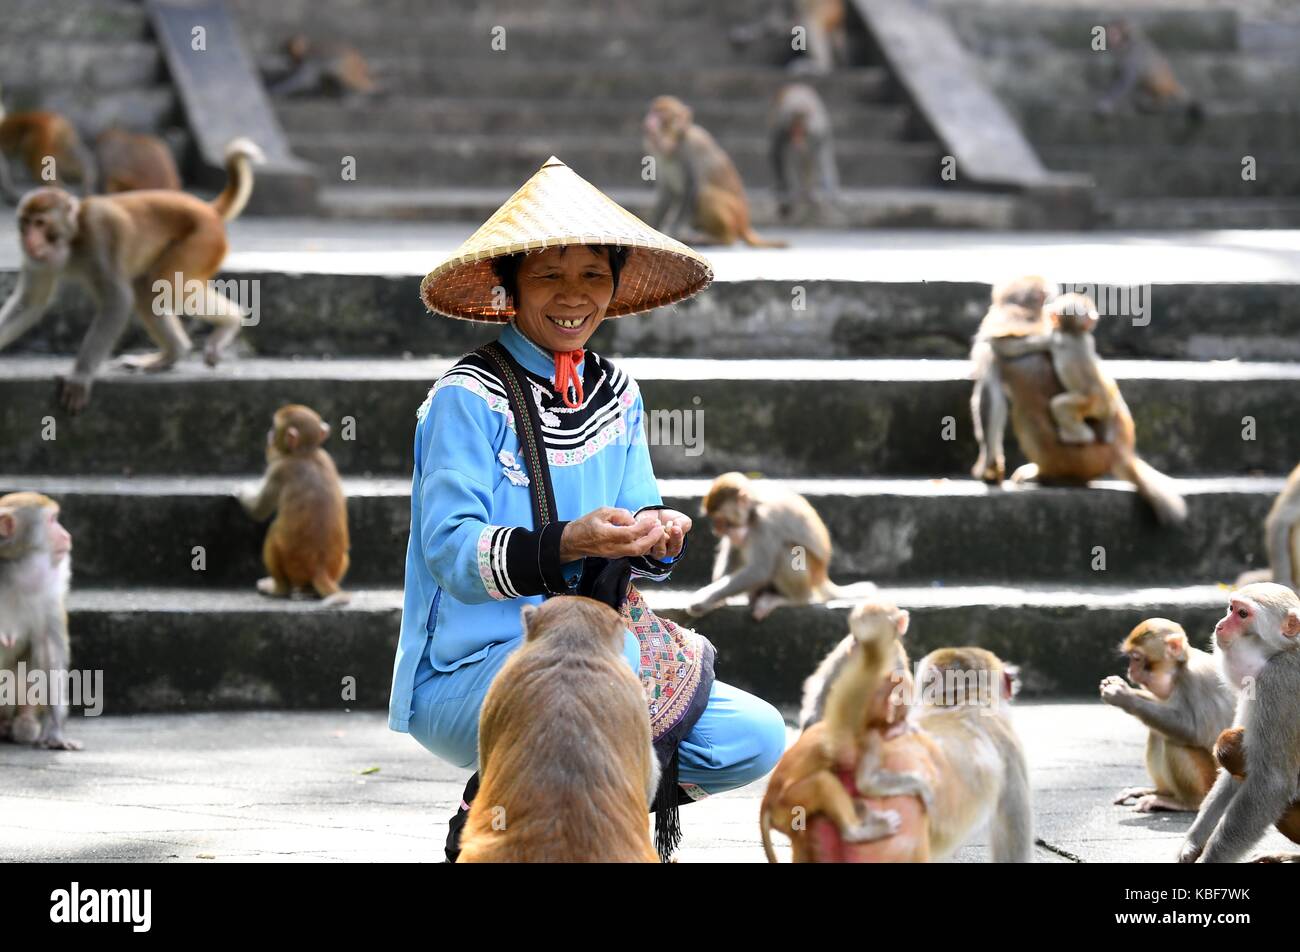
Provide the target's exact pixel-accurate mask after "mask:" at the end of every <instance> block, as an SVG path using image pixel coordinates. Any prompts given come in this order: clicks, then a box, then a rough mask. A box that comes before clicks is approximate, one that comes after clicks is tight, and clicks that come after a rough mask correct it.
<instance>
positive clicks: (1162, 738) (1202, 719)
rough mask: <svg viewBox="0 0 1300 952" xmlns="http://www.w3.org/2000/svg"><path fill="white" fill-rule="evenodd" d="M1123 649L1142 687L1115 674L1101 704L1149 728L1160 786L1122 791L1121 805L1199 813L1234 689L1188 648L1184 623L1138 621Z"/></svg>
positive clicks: (1150, 768) (1149, 759)
mask: <svg viewBox="0 0 1300 952" xmlns="http://www.w3.org/2000/svg"><path fill="white" fill-rule="evenodd" d="M1120 650H1121V651H1122V652H1123V653H1124V654H1125V655H1126V656H1127V657H1128V659H1129V666H1128V678H1129V680H1130V681H1132V682H1133V684H1134V685H1136V688H1130V687H1129V686H1128V685H1126V684H1125V683H1124V681H1123V680H1122V679H1121V678H1119V677H1115V676H1111V677H1108V678H1105V679H1103V680H1102V682H1101V686H1100V690H1101V699H1102V701H1103V702H1104V703H1106V704H1110V705H1112V706H1114V707H1117V708H1119V709H1120V710H1121V711H1124V712H1125V713H1126V714H1131V715H1132V716H1133V717H1135V718H1137V719H1138V720H1139V721H1141V722H1142V723H1143V724H1145V725H1146V726H1147V727H1148V728H1149V729H1150V733H1149V734H1148V735H1147V753H1146V764H1147V773H1149V774H1150V775H1151V780H1152V781H1153V782H1154V783H1155V786H1154V787H1132V788H1129V789H1127V790H1124V791H1123V792H1121V793H1120V795H1119V796H1118V797H1117V798H1116V800H1115V803H1117V804H1123V805H1129V804H1132V805H1133V807H1134V809H1136V810H1137V811H1138V812H1139V813H1148V812H1151V811H1153V810H1173V811H1191V812H1195V810H1196V809H1197V808H1198V807H1199V806H1200V805H1201V802H1202V801H1203V800H1204V799H1205V795H1206V794H1207V793H1209V792H1210V788H1211V787H1212V786H1213V785H1214V777H1215V774H1216V772H1217V768H1216V766H1215V762H1214V753H1213V751H1214V745H1215V741H1216V740H1217V739H1218V737H1219V735H1220V734H1221V733H1222V732H1223V731H1224V730H1226V729H1227V728H1228V727H1230V726H1231V725H1232V715H1233V707H1234V706H1235V701H1234V698H1233V694H1232V691H1231V689H1229V688H1228V686H1227V685H1225V684H1224V683H1223V681H1222V680H1221V679H1220V677H1219V671H1218V667H1217V665H1216V664H1215V662H1214V658H1213V657H1212V656H1211V655H1210V654H1209V653H1208V652H1205V651H1200V650H1198V649H1196V648H1194V647H1192V646H1191V645H1190V644H1188V642H1187V633H1186V632H1185V631H1183V627H1182V625H1179V624H1177V623H1176V622H1172V621H1170V620H1169V619H1167V618H1148V619H1147V620H1146V621H1144V622H1142V623H1141V624H1139V625H1138V626H1137V627H1136V628H1134V629H1133V630H1132V631H1131V632H1129V635H1128V637H1127V638H1125V639H1124V643H1123V645H1122V646H1121V647H1120Z"/></svg>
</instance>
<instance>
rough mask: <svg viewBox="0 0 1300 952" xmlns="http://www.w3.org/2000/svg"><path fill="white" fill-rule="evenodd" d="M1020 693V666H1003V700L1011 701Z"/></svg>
mask: <svg viewBox="0 0 1300 952" xmlns="http://www.w3.org/2000/svg"><path fill="white" fill-rule="evenodd" d="M1019 693H1020V665H1018V664H1004V665H1003V666H1002V700H1004V701H1010V700H1011V699H1012V698H1013V697H1015V696H1016V695H1017V694H1019Z"/></svg>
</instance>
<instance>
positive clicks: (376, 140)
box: [292, 132, 944, 188]
mask: <svg viewBox="0 0 1300 952" xmlns="http://www.w3.org/2000/svg"><path fill="white" fill-rule="evenodd" d="M292 142H293V148H294V151H295V153H296V154H297V155H299V156H300V157H301V158H303V159H305V160H307V161H308V162H314V163H316V164H317V165H318V166H319V167H320V169H321V172H322V175H323V176H328V177H331V178H332V177H334V176H336V175H339V174H340V171H341V170H342V168H343V165H342V162H343V159H344V157H349V156H350V157H352V158H354V159H355V171H356V181H357V182H359V183H361V184H363V185H381V184H383V185H388V184H399V185H401V186H402V187H417V188H419V187H436V186H445V185H447V184H448V183H452V182H455V183H457V184H458V185H468V186H471V187H473V186H480V187H481V186H489V185H495V186H500V187H511V186H515V187H517V183H519V182H522V181H526V180H527V179H528V177H529V176H530V175H532V173H534V172H536V171H537V168H538V166H539V165H541V163H542V162H544V161H546V157H547V156H548V155H558V156H561V157H567V158H566V161H567V162H568V163H569V164H570V166H571V167H572V168H573V169H574V171H576V172H577V173H578V174H579V175H581V176H582V177H583V178H585V179H587V180H588V181H590V182H591V183H592V184H593V185H596V186H597V187H598V188H609V187H611V186H616V185H621V186H623V187H624V188H627V187H630V186H635V185H637V184H638V183H640V182H641V181H642V179H641V172H642V169H643V167H644V161H645V158H644V157H645V151H644V149H642V147H641V141H640V139H639V137H636V136H626V137H623V138H617V137H614V136H609V135H604V134H600V135H595V134H582V133H576V134H568V133H564V134H543V135H537V136H529V135H518V136H509V137H507V136H501V135H482V136H477V135H459V136H455V137H452V138H448V139H445V140H439V141H434V142H430V141H429V138H428V136H419V135H403V136H378V135H376V136H368V137H366V138H364V139H358V138H357V136H355V135H352V134H349V133H338V132H332V133H328V134H317V133H312V134H303V133H299V134H297V135H294V136H293V137H292ZM723 146H724V148H726V150H727V152H728V154H729V155H730V156H731V158H732V160H733V161H734V162H735V163H736V168H737V169H738V170H739V172H740V175H741V178H742V179H744V180H745V181H746V182H749V183H751V184H755V185H757V184H770V183H771V181H772V171H771V166H770V164H769V160H768V146H767V142H766V141H765V140H764V139H763V138H762V137H761V136H748V137H745V138H743V139H735V140H729V141H727V142H725V143H723ZM835 151H836V153H837V156H838V163H839V172H840V180H841V181H842V182H843V183H844V184H845V185H846V186H850V187H873V186H874V187H882V186H897V185H902V186H913V187H931V188H934V187H937V186H938V185H939V184H940V181H941V180H940V171H941V159H942V156H943V154H944V152H943V149H942V147H941V146H939V145H938V144H937V143H931V142H891V141H884V142H873V141H870V140H867V139H859V140H857V141H852V142H840V143H837V145H836V150H835Z"/></svg>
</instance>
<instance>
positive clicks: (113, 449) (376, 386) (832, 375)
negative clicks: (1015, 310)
mask: <svg viewBox="0 0 1300 952" xmlns="http://www.w3.org/2000/svg"><path fill="white" fill-rule="evenodd" d="M70 363H71V361H70V359H68V358H46V357H9V356H0V448H2V449H0V467H2V468H3V469H4V470H6V471H8V472H13V473H22V472H28V473H52V474H69V475H70V474H77V475H86V474H94V473H101V474H107V473H114V474H120V473H126V472H135V473H145V472H161V473H187V472H201V473H213V474H219V473H248V472H250V471H252V470H254V469H255V468H256V467H258V466H259V465H260V462H261V460H262V452H263V451H262V447H263V446H264V443H265V434H266V428H267V425H268V421H269V420H270V419H271V415H272V413H273V412H274V411H275V409H276V408H277V407H279V406H280V405H282V404H285V403H306V404H308V405H310V406H312V407H314V408H315V409H316V410H317V411H318V412H320V413H321V415H322V416H323V417H324V418H325V419H326V420H328V421H330V422H331V424H333V425H334V426H335V432H336V433H339V434H340V435H341V434H342V431H343V426H344V425H345V424H346V422H347V421H346V420H345V419H344V418H351V419H352V420H353V421H354V423H355V432H354V434H353V435H354V436H355V439H352V440H347V439H342V438H338V439H334V440H332V441H331V443H330V450H331V452H332V453H333V454H334V457H335V459H336V461H337V462H338V464H339V467H340V469H341V470H342V471H343V472H345V473H349V474H352V475H371V474H383V475H390V474H391V475H397V474H406V473H409V472H410V470H411V456H410V454H411V452H412V445H413V444H412V434H413V432H414V427H415V410H416V408H417V407H419V405H420V404H421V403H422V402H423V400H424V398H425V395H426V393H427V392H428V389H429V387H430V385H431V384H432V383H433V381H434V380H436V379H437V377H438V375H439V374H440V373H441V372H442V371H443V370H445V369H446V368H447V367H448V366H449V365H450V363H451V362H450V361H449V360H445V359H440V360H350V359H349V360H302V361H295V360H284V359H274V360H233V361H228V362H226V363H224V364H222V365H221V366H220V367H218V368H216V369H211V368H208V367H205V366H204V365H203V364H202V363H201V362H200V361H199V360H198V358H197V357H195V358H193V359H191V360H190V361H188V362H186V363H185V364H183V365H182V366H181V367H178V368H176V369H174V370H172V371H169V372H167V373H163V374H152V375H140V374H132V373H129V372H127V371H124V370H120V369H117V370H110V371H108V372H107V373H105V374H104V375H103V377H102V378H101V379H100V380H99V382H98V383H97V384H96V387H95V395H94V403H93V404H92V406H91V407H90V409H89V410H88V411H87V412H85V413H83V414H82V415H81V416H79V417H76V418H72V417H69V416H67V415H66V414H64V413H63V412H62V411H60V410H58V409H57V408H56V406H55V394H56V386H55V383H54V379H55V377H57V376H58V375H60V374H64V373H66V372H67V370H68V367H69V365H70ZM622 366H623V367H624V369H626V370H627V372H628V373H630V374H632V375H633V376H634V377H635V378H636V379H637V380H638V381H639V382H640V385H641V389H642V392H643V394H644V397H645V403H646V406H647V408H648V409H649V411H650V413H649V415H648V416H647V423H648V426H649V433H650V443H651V455H652V458H653V459H654V461H655V470H656V473H657V474H658V475H659V476H660V477H663V478H670V477H676V476H696V477H705V478H710V479H711V478H713V477H714V476H715V475H717V474H718V473H719V472H722V471H725V470H729V469H739V470H744V471H759V472H762V473H764V474H765V475H768V476H773V477H790V476H858V475H861V474H862V473H864V472H870V473H872V474H874V475H882V476H925V477H933V476H942V475H959V474H963V473H966V472H968V471H969V467H970V465H971V464H972V462H973V461H974V459H975V445H974V436H973V430H972V428H971V423H970V409H969V406H970V403H969V402H970V393H971V384H970V381H969V380H968V379H967V377H968V373H969V368H968V366H967V364H966V362H965V361H945V360H880V361H866V360H836V361H831V360H828V361H815V360H753V361H716V360H694V359H657V358H643V359H628V360H625V361H623V362H622ZM1107 366H1108V368H1109V370H1110V371H1111V373H1112V374H1113V375H1114V376H1115V377H1116V379H1118V380H1119V382H1120V386H1121V388H1122V390H1123V392H1124V396H1125V398H1126V400H1127V402H1128V404H1129V406H1130V407H1131V408H1132V410H1133V413H1134V419H1135V420H1136V423H1137V432H1138V448H1139V450H1140V452H1141V453H1142V455H1143V456H1144V457H1145V458H1147V459H1148V461H1150V462H1151V463H1152V464H1153V465H1155V466H1157V467H1158V468H1160V469H1162V470H1167V471H1169V472H1171V473H1175V474H1186V473H1198V472H1217V473H1237V474H1243V473H1249V472H1251V471H1253V470H1262V471H1264V472H1270V473H1277V472H1279V471H1281V470H1283V469H1289V467H1290V465H1291V463H1290V460H1291V459H1292V458H1293V454H1294V445H1293V444H1292V443H1291V442H1289V441H1290V439H1291V434H1293V433H1295V432H1296V431H1297V429H1298V428H1300V404H1297V403H1296V401H1295V400H1294V392H1295V387H1296V382H1297V381H1300V364H1277V363H1274V364H1265V363H1237V362H1222V363H1210V362H1189V363H1183V362H1173V361H1165V362H1149V361H1136V362H1132V363H1130V362H1126V361H1109V362H1108V363H1107ZM163 409H165V412H160V411H162V410H163ZM1246 417H1253V418H1254V419H1255V421H1256V433H1255V438H1254V439H1253V440H1244V439H1243V427H1245V426H1246V425H1247V424H1246V422H1245V418H1246ZM49 418H52V419H53V420H54V421H55V424H56V428H55V431H54V432H55V435H56V437H57V438H55V439H50V438H48V428H47V420H48V419H49ZM1229 446H1230V447H1232V452H1231V453H1230V454H1225V453H1224V451H1223V450H1224V447H1229ZM146 447H147V448H148V452H146V453H142V452H141V449H142V448H146ZM1280 459H1281V460H1286V461H1287V462H1285V463H1279V460H1280Z"/></svg>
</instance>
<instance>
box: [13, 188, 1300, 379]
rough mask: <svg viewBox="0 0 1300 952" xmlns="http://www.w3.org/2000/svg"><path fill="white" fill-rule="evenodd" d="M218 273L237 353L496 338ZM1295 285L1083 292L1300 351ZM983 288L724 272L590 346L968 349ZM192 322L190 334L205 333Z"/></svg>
mask: <svg viewBox="0 0 1300 952" xmlns="http://www.w3.org/2000/svg"><path fill="white" fill-rule="evenodd" d="M494 207H495V206H494ZM489 211H490V210H489ZM1297 254H1298V256H1300V252H1298V253H1297ZM1070 275H1075V276H1077V277H1078V278H1079V280H1080V281H1083V280H1084V277H1085V275H1084V271H1083V270H1082V269H1079V270H1077V271H1076V270H1075V269H1071V272H1070V274H1069V275H1062V276H1061V277H1069V276H1070ZM882 277H883V276H882ZM16 280H17V275H16V273H12V272H10V273H0V296H7V295H8V294H9V292H10V291H11V290H12V288H13V286H14V284H15V283H16ZM221 280H224V281H227V282H230V283H229V284H228V285H227V287H228V288H230V289H233V290H232V293H234V294H235V295H236V296H237V297H239V298H240V299H241V300H244V301H245V302H246V303H248V304H250V305H252V304H256V307H257V311H258V318H259V320H258V323H257V325H256V326H252V327H248V328H245V330H244V331H243V333H242V334H241V336H240V337H239V339H238V342H237V346H238V347H239V349H240V351H242V352H244V353H246V354H253V353H255V354H258V355H260V356H264V357H293V356H303V357H310V356H328V355H339V354H348V355H350V356H356V357H360V356H398V355H401V354H419V355H422V356H423V355H426V354H429V353H431V352H432V353H437V354H439V355H442V356H447V357H451V356H459V355H461V354H463V353H466V352H468V351H470V350H473V349H474V348H475V347H477V346H478V345H479V344H481V343H484V342H486V341H488V340H491V339H492V338H493V337H494V336H495V335H496V334H497V333H498V329H497V328H495V327H493V326H492V325H486V324H477V323H473V322H470V321H449V320H443V319H439V318H436V317H432V316H431V315H429V314H428V312H427V311H426V310H425V308H424V304H423V302H421V300H420V296H419V286H420V276H416V275H402V276H399V275H384V274H365V275H356V274H335V275H322V274H297V273H285V272H280V271H252V272H244V271H240V272H230V273H227V274H224V275H223V276H222V278H221ZM1087 283H1092V282H1087ZM1296 290H1297V288H1296V285H1295V284H1293V283H1280V282H1273V283H1252V284H1236V283H1224V282H1214V283H1202V282H1199V281H1197V282H1193V281H1190V280H1187V281H1185V282H1183V283H1175V284H1159V285H1155V286H1152V287H1146V288H1143V287H1138V288H1130V287H1116V286H1101V287H1097V288H1094V289H1093V296H1094V297H1095V298H1096V299H1097V303H1098V309H1099V310H1100V311H1101V313H1102V315H1103V320H1102V321H1101V323H1100V325H1099V326H1098V329H1097V335H1096V336H1097V346H1098V349H1099V352H1100V353H1102V354H1103V355H1105V356H1108V357H1157V358H1173V359H1193V360H1206V359H1210V360H1224V359H1229V358H1233V357H1236V358H1239V359H1243V360H1284V359H1293V360H1300V335H1297V334H1295V333H1293V330H1292V327H1291V324H1293V323H1294V321H1295V318H1296V316H1297V305H1296ZM254 291H255V293H256V296H255V297H253V294H254ZM989 291H990V288H989V285H988V284H986V283H983V282H960V281H925V282H915V283H913V282H897V283H895V282H890V281H883V280H856V279H852V278H850V277H849V276H847V275H845V276H843V277H841V278H839V279H836V280H821V279H818V280H794V279H792V280H780V281H778V280H762V279H750V280H720V281H717V282H715V283H714V284H713V285H712V286H711V287H710V288H709V289H708V290H707V291H706V292H705V293H704V294H701V295H699V296H698V297H696V298H693V299H691V300H689V301H684V302H682V303H680V304H678V305H675V306H673V307H667V308H659V309H658V310H656V311H654V312H652V313H649V314H642V315H637V316H635V317H634V318H631V319H620V320H608V321H605V322H604V323H603V324H602V325H601V326H600V328H599V329H598V330H597V331H596V334H595V336H594V337H593V338H592V340H591V344H590V346H591V348H592V349H593V350H595V351H596V352H597V353H600V354H605V355H608V356H611V357H614V356H621V355H629V356H633V357H719V358H728V359H734V358H750V357H772V358H785V357H789V356H790V355H792V354H798V355H799V356H800V357H804V358H813V357H951V358H964V357H965V356H966V355H967V354H968V353H969V352H970V342H971V338H972V336H973V335H974V333H975V330H976V329H977V328H978V326H979V321H980V318H981V317H983V315H984V312H985V310H986V309H987V308H988V304H989ZM91 312H92V304H91V302H90V299H89V298H88V296H86V295H85V294H83V293H78V290H77V289H76V288H75V286H70V287H68V288H65V290H64V291H63V292H62V293H61V294H60V295H59V299H58V301H57V302H56V304H55V306H54V308H52V310H51V312H50V314H49V315H48V316H47V317H46V318H45V320H44V321H43V322H42V323H41V324H40V325H39V326H38V327H37V328H36V329H34V330H33V331H31V332H30V333H28V334H27V335H26V336H24V337H22V338H21V339H19V340H18V341H17V342H15V344H14V345H13V346H12V352H13V353H52V354H74V353H76V351H77V348H78V346H80V343H81V339H82V337H83V336H84V335H85V332H86V327H87V324H88V321H89V318H90V314H91ZM1135 321H1136V323H1135ZM194 323H195V324H197V322H194ZM194 330H195V336H200V335H202V334H203V333H205V330H203V329H200V328H198V327H195V328H194ZM122 346H123V348H126V349H131V348H136V349H143V348H145V347H147V346H149V345H148V341H147V338H146V337H145V334H144V332H143V330H142V329H141V328H139V327H134V328H132V331H131V333H130V335H129V336H128V337H127V338H126V339H125V340H124V342H123V345H122Z"/></svg>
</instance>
